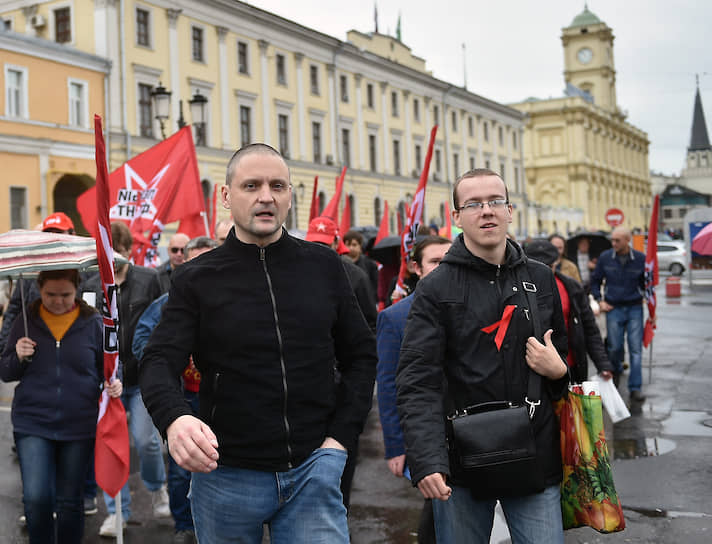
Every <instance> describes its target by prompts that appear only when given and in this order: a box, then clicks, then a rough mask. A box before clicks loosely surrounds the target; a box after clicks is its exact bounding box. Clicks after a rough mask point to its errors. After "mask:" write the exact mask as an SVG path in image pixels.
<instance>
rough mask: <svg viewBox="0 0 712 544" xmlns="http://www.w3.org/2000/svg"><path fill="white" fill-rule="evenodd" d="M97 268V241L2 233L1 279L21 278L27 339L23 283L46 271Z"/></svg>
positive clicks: (53, 234) (35, 233) (38, 233)
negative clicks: (25, 279) (28, 278)
mask: <svg viewBox="0 0 712 544" xmlns="http://www.w3.org/2000/svg"><path fill="white" fill-rule="evenodd" d="M96 265H97V258H96V242H95V241H94V238H88V237H84V236H73V235H71V234H59V233H56V232H43V231H36V230H11V231H9V232H6V233H4V234H0V278H19V279H20V285H19V286H18V289H20V295H22V319H23V321H24V324H25V336H27V310H26V307H25V297H24V294H25V290H24V289H23V288H22V280H23V278H25V277H28V276H36V275H37V274H39V273H40V272H42V271H45V270H66V269H77V270H86V269H87V268H90V267H92V266H96Z"/></svg>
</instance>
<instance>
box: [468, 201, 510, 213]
mask: <svg viewBox="0 0 712 544" xmlns="http://www.w3.org/2000/svg"><path fill="white" fill-rule="evenodd" d="M485 204H487V205H488V206H489V208H490V210H493V211H497V210H501V209H502V208H504V207H505V206H506V205H507V204H509V200H507V199H506V198H496V199H494V200H489V201H487V202H476V201H475V202H468V203H466V204H463V205H462V206H460V207H459V208H458V210H459V211H463V210H471V211H473V212H481V211H482V210H484V209H485Z"/></svg>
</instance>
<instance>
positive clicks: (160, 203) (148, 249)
mask: <svg viewBox="0 0 712 544" xmlns="http://www.w3.org/2000/svg"><path fill="white" fill-rule="evenodd" d="M96 190H97V189H96V187H92V188H91V189H88V190H87V191H85V192H84V193H82V194H81V195H79V198H77V209H78V211H79V214H80V215H81V218H82V222H83V223H84V226H85V227H86V229H87V230H88V231H89V232H91V233H95V232H96V225H97V210H96ZM108 195H109V219H110V220H111V221H124V222H125V223H126V224H127V225H128V226H129V228H130V229H131V234H132V235H133V238H134V252H133V253H132V259H133V260H134V262H135V263H137V264H144V261H145V260H148V262H149V263H150V264H152V263H153V262H155V261H154V259H155V256H156V253H155V249H156V247H157V245H158V241H159V239H160V235H161V233H162V232H163V227H164V225H166V224H168V223H171V222H173V221H180V220H185V225H181V229H180V230H181V232H185V234H187V235H188V236H190V237H191V238H192V237H195V236H207V235H208V234H209V232H208V228H207V220H206V216H205V199H204V198H203V189H202V187H201V184H200V175H199V173H198V160H197V157H196V155H195V146H194V145H193V135H192V132H191V128H190V127H189V126H188V127H184V128H182V129H180V130H179V131H178V132H176V133H175V134H173V135H172V136H170V137H169V138H167V139H166V140H164V141H162V142H159V143H158V144H156V145H154V146H153V147H151V148H149V149H147V150H146V151H144V152H143V153H141V154H140V155H136V156H135V157H134V158H133V159H130V160H129V161H127V162H125V163H124V164H123V165H121V167H119V168H118V169H116V170H114V171H113V172H112V173H111V175H110V176H109V178H108Z"/></svg>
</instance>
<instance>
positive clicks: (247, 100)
mask: <svg viewBox="0 0 712 544" xmlns="http://www.w3.org/2000/svg"><path fill="white" fill-rule="evenodd" d="M235 96H236V97H237V139H238V142H239V144H240V146H242V145H244V144H243V143H242V125H241V118H240V106H245V107H247V108H250V142H256V141H257V131H256V129H257V127H256V126H255V123H256V122H257V121H256V111H255V107H256V105H257V95H256V94H254V93H250V92H248V91H241V90H235Z"/></svg>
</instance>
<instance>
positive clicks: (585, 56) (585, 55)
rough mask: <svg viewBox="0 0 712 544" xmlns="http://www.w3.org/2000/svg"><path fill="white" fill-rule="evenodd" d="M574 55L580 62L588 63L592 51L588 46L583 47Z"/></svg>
mask: <svg viewBox="0 0 712 544" xmlns="http://www.w3.org/2000/svg"><path fill="white" fill-rule="evenodd" d="M576 56H577V57H578V60H579V62H580V63H581V64H588V63H589V62H591V59H592V58H593V51H591V50H590V49H589V48H588V47H583V48H581V49H579V52H578V53H577V54H576Z"/></svg>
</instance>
